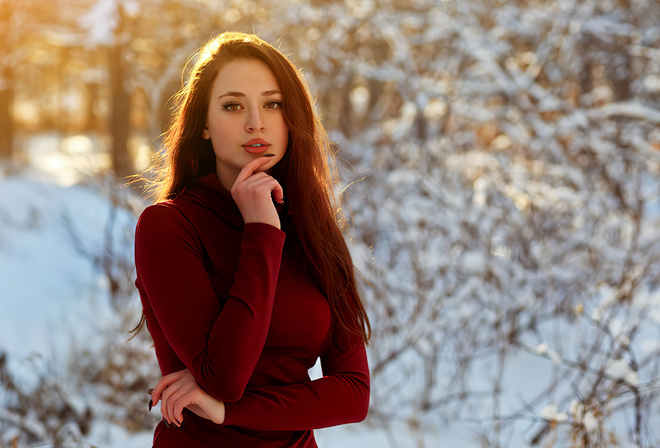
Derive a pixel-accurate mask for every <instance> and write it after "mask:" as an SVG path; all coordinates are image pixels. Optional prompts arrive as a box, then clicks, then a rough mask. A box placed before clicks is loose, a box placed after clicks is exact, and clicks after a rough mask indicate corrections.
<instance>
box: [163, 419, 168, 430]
mask: <svg viewBox="0 0 660 448" xmlns="http://www.w3.org/2000/svg"><path fill="white" fill-rule="evenodd" d="M163 421H164V422H165V426H166V427H168V428H169V427H170V424H169V423H167V420H163Z"/></svg>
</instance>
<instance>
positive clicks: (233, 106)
mask: <svg viewBox="0 0 660 448" xmlns="http://www.w3.org/2000/svg"><path fill="white" fill-rule="evenodd" d="M222 107H223V108H224V109H225V110H228V111H229V112H236V111H237V110H238V109H240V108H241V105H240V104H238V103H227V104H225V105H223V106H222Z"/></svg>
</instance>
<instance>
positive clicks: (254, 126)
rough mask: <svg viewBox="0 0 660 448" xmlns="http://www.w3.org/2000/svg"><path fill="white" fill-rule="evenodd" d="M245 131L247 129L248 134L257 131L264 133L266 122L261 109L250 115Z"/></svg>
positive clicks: (253, 111)
mask: <svg viewBox="0 0 660 448" xmlns="http://www.w3.org/2000/svg"><path fill="white" fill-rule="evenodd" d="M245 129H247V131H248V132H255V131H257V130H259V131H263V130H264V129H265V126H264V121H263V119H262V118H261V111H260V110H259V109H253V110H252V112H250V113H249V114H248V120H247V123H245Z"/></svg>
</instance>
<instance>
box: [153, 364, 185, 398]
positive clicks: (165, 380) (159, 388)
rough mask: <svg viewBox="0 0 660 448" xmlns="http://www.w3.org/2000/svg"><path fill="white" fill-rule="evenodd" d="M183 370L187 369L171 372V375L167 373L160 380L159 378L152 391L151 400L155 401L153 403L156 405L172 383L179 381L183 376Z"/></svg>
mask: <svg viewBox="0 0 660 448" xmlns="http://www.w3.org/2000/svg"><path fill="white" fill-rule="evenodd" d="M183 372H185V370H181V371H179V372H174V373H170V374H169V375H165V376H164V377H162V378H161V379H160V380H158V383H157V384H156V386H155V387H154V390H153V391H152V392H151V401H152V402H153V405H154V406H156V403H158V400H160V395H161V393H162V392H163V391H164V390H165V389H166V388H167V387H168V386H169V385H170V384H172V383H174V382H176V381H178V380H180V379H181V377H182V376H183Z"/></svg>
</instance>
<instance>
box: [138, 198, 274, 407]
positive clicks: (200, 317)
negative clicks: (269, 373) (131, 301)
mask: <svg viewBox="0 0 660 448" xmlns="http://www.w3.org/2000/svg"><path fill="white" fill-rule="evenodd" d="M283 245H284V233H283V232H281V231H280V230H279V229H277V228H275V227H273V226H271V225H268V224H264V223H249V224H246V225H245V228H244V230H243V236H242V240H241V245H240V257H239V261H238V266H237V270H236V274H235V277H234V283H233V285H232V287H231V289H230V291H229V294H228V298H227V301H226V303H225V305H224V307H223V308H222V312H220V307H221V305H220V300H219V299H218V297H217V295H216V292H215V290H214V288H213V285H212V284H211V281H210V279H209V277H208V274H207V272H206V267H205V265H204V260H203V258H202V257H203V255H202V254H203V253H204V252H203V248H202V247H201V243H199V239H198V238H197V237H196V233H195V230H194V228H193V227H192V225H191V224H190V223H189V222H188V221H187V219H186V218H185V217H183V215H181V213H180V212H179V211H178V210H177V209H176V207H175V206H173V205H171V204H157V205H153V206H151V207H148V208H147V209H146V210H145V211H144V212H143V214H142V216H141V217H140V220H139V222H138V226H137V230H136V241H135V264H136V269H137V273H138V281H139V283H140V285H141V287H142V289H143V290H144V293H146V297H147V298H148V300H146V303H145V298H144V297H143V304H144V305H145V313H146V312H148V311H151V310H152V311H153V314H154V315H155V318H156V321H157V323H158V325H159V327H160V333H162V335H163V336H164V338H166V340H167V341H166V342H167V345H169V347H171V349H172V350H173V351H174V353H175V354H176V356H177V357H178V358H179V359H180V360H181V361H182V362H183V364H184V365H185V367H186V368H187V369H189V370H190V372H191V373H192V374H193V376H194V377H195V379H196V380H197V382H198V383H199V385H200V386H201V387H202V388H204V390H206V391H207V392H208V393H209V394H211V395H212V396H213V397H215V398H217V399H219V400H223V401H235V400H238V399H239V398H240V397H241V395H242V394H243V391H244V389H245V386H246V384H247V382H248V380H249V378H250V376H251V375H252V372H253V370H254V367H255V365H256V363H257V360H258V359H259V356H260V354H261V351H262V349H263V346H264V343H265V340H266V335H267V333H268V328H269V325H270V318H271V313H272V307H273V300H274V295H275V287H276V284H277V277H278V272H279V267H280V262H281V256H282V248H283ZM154 341H155V343H156V344H157V342H156V337H154ZM237 341H240V343H237ZM164 342H165V341H161V343H164ZM168 349H169V348H164V350H168ZM157 350H158V347H157ZM167 373H170V372H167Z"/></svg>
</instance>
